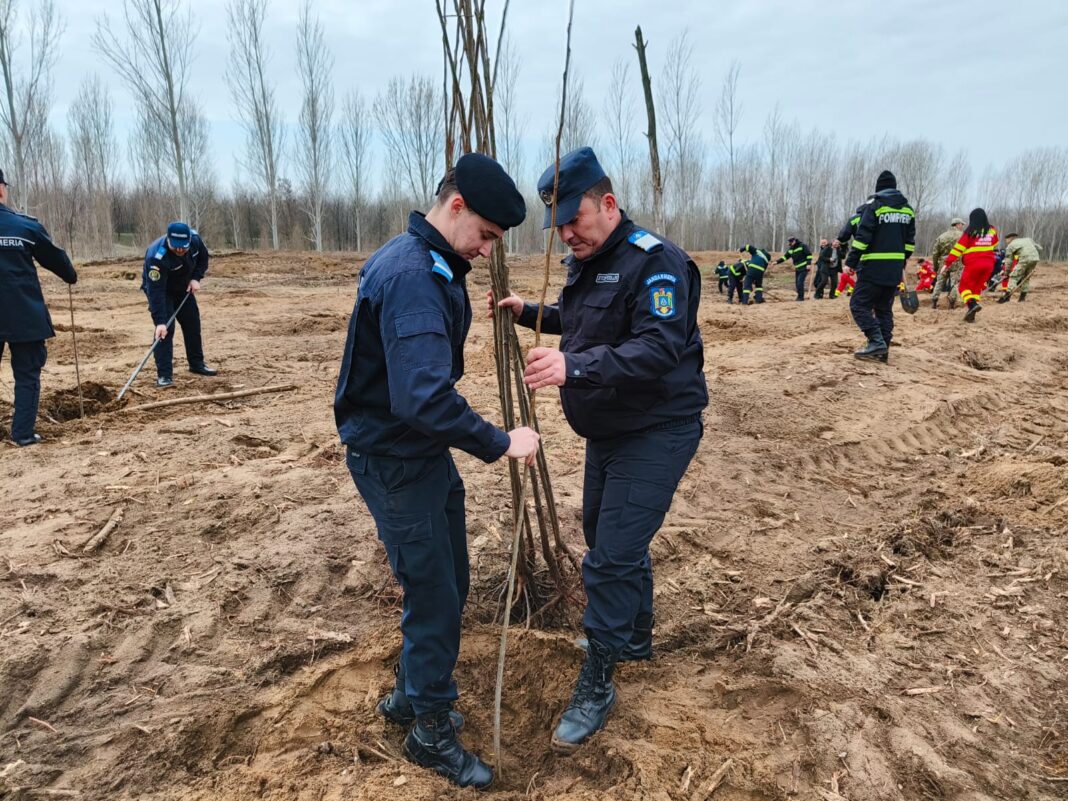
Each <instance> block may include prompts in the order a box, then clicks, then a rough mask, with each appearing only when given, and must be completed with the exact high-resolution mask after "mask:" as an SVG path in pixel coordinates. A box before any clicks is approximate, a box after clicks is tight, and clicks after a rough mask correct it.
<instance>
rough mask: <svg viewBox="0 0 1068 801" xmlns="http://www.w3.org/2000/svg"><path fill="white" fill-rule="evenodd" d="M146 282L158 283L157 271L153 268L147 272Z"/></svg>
mask: <svg viewBox="0 0 1068 801" xmlns="http://www.w3.org/2000/svg"><path fill="white" fill-rule="evenodd" d="M148 280H149V281H158V280H159V270H158V269H157V268H155V267H153V268H152V269H151V270H149V271H148Z"/></svg>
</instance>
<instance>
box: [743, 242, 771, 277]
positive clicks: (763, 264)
mask: <svg viewBox="0 0 1068 801" xmlns="http://www.w3.org/2000/svg"><path fill="white" fill-rule="evenodd" d="M745 252H746V253H748V254H749V258H748V259H747V260H746V262H745V266H746V267H747V268H749V269H751V270H757V271H758V272H764V271H765V270H767V269H768V263H769V262H770V261H771V256H769V255H768V253H767V251H765V250H762V249H761V248H758V247H755V246H754V245H746V246H745Z"/></svg>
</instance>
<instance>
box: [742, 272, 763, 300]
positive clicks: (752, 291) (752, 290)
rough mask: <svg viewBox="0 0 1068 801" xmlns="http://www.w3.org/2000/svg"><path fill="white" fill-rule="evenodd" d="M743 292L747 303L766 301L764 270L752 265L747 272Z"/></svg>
mask: <svg viewBox="0 0 1068 801" xmlns="http://www.w3.org/2000/svg"><path fill="white" fill-rule="evenodd" d="M742 294H743V296H744V299H745V302H747V303H763V302H764V271H763V270H760V269H757V268H756V267H750V268H749V269H748V270H746V272H745V284H744V286H743V288H742Z"/></svg>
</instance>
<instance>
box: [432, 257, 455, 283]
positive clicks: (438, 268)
mask: <svg viewBox="0 0 1068 801" xmlns="http://www.w3.org/2000/svg"><path fill="white" fill-rule="evenodd" d="M430 258H431V259H433V260H434V263H433V265H432V266H431V268H430V272H432V273H434V274H435V275H440V276H441V277H442V278H444V279H445V281H446V283H449V284H451V283H452V279H453V275H452V267H450V266H449V263H448V262H447V261H445V257H444V256H442V255H441V254H440V253H438V252H437V251H436V250H432V251H430Z"/></svg>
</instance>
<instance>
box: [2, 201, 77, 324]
mask: <svg viewBox="0 0 1068 801" xmlns="http://www.w3.org/2000/svg"><path fill="white" fill-rule="evenodd" d="M34 259H37V261H38V263H40V265H41V266H42V267H44V268H45V269H46V270H51V271H52V272H54V273H55V274H56V275H58V276H59V277H60V278H62V279H63V280H64V281H66V282H67V283H68V284H74V283H77V281H78V274H77V273H75V272H74V267H73V266H72V265H71V263H70V259H69V258H67V254H66V253H65V252H64V251H63V249H62V248H60V247H57V246H56V245H55V244H54V243H53V242H52V240H51V239H50V238H49V236H48V231H46V230H45V227H44V226H43V225H41V223H39V222H38V221H37V220H36V219H34V218H33V217H27V216H26V215H25V214H19V213H18V212H16V211H12V210H11V209H9V208H8V207H7V206H5V205H3V204H2V203H0V342H40V341H42V340H45V339H50V338H51V337H54V336H55V335H56V332H55V329H53V328H52V318H51V317H49V316H48V306H46V305H45V301H44V295H43V294H42V293H41V282H40V280H39V279H38V278H37V268H36V267H35V266H34V264H33V260H34Z"/></svg>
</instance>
